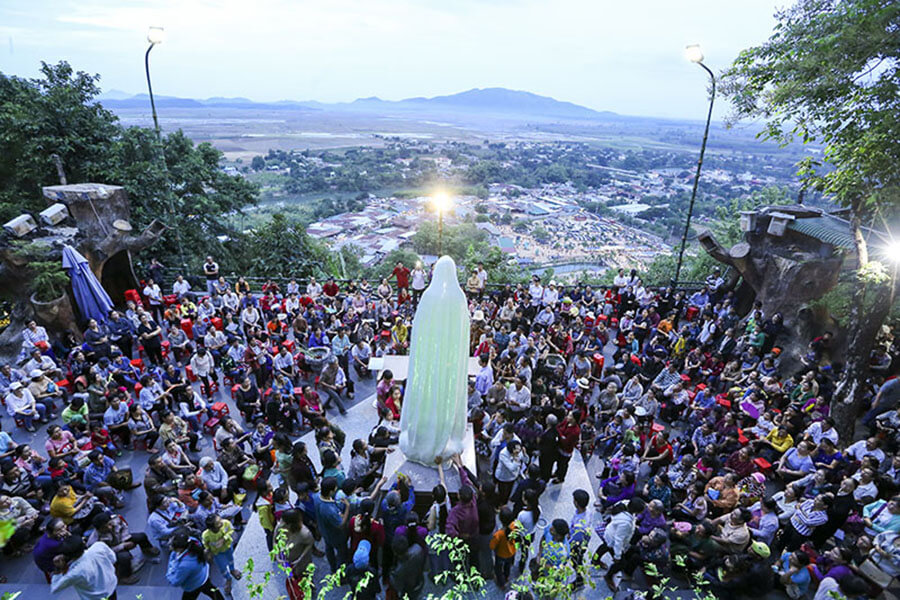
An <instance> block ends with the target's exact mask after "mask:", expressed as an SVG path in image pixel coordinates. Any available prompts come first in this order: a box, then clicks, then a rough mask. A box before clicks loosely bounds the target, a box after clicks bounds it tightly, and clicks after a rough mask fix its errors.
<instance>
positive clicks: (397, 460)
mask: <svg viewBox="0 0 900 600" xmlns="http://www.w3.org/2000/svg"><path fill="white" fill-rule="evenodd" d="M463 443H464V449H463V452H462V454H461V455H460V457H461V458H462V461H463V464H464V465H465V466H466V467H467V468H468V469H469V470H470V471H471V472H472V473H475V474H476V475H477V474H478V470H477V466H476V462H477V461H476V459H475V434H474V432H473V431H472V425H471V424H469V425H468V426H467V427H466V437H465V440H464V442H463ZM397 473H403V474H405V475H407V476H408V477H409V480H410V482H412V484H413V486H414V487H415V489H416V495H417V496H418V495H419V493H420V492H422V493H427V494H428V496H429V497H430V496H431V490H432V488H434V486H436V485H437V484H439V483H440V482H441V479H440V475H439V474H438V470H437V465H433V466H426V465H423V464H421V463H417V462H414V461H411V460H409V459H408V458H406V456H404V454H403V451H402V450H400V447H399V446H395V450H394V451H393V452H391V453H390V454H388V456H387V459H386V460H385V463H384V474H385V475H386V476H387V477H388V482H387V483H386V484H385V486H384V487H385V489H387V488H389V487H390V486H391V485H393V484H394V482H396V481H397ZM444 479H446V481H447V491H448V492H453V493H455V492H456V491H457V490H458V489H459V486H460V481H459V475H458V474H457V472H456V468H455V467H454V466H453V465H452V464H451V463H450V462H449V461H448V462H447V464H445V465H444Z"/></svg>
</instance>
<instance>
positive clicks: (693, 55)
mask: <svg viewBox="0 0 900 600" xmlns="http://www.w3.org/2000/svg"><path fill="white" fill-rule="evenodd" d="M684 55H685V57H687V59H688V60H689V61H691V62H692V63H696V64H698V65H700V66H701V67H703V70H704V71H706V72H707V73H708V74H709V79H710V81H711V82H712V89H711V90H710V94H709V112H708V113H707V115H706V128H705V129H704V130H703V143H702V144H701V145H700V158H699V160H697V173H696V174H695V175H694V189H693V190H692V191H691V203H690V204H689V205H688V213H687V219H686V220H685V222H684V233H683V234H682V236H681V249H680V250H679V251H678V263H677V264H676V265H675V277H674V278H673V279H672V286H673V287H674V286H675V284H677V283H678V277H679V276H680V275H681V261H682V260H683V259H684V247H685V245H687V237H688V232H690V230H691V216H692V215H693V213H694V200H696V199H697V185H698V184H699V183H700V169H701V168H702V167H703V154H704V153H705V152H706V140H707V138H708V137H709V122H710V120H711V119H712V110H713V102H714V101H715V99H716V76H715V75H713V72H712V71H710V70H709V67H707V66H706V65H704V64H703V51H702V50H701V49H700V46H699V45H698V44H691V45H690V46H687V47H686V48H685V49H684Z"/></svg>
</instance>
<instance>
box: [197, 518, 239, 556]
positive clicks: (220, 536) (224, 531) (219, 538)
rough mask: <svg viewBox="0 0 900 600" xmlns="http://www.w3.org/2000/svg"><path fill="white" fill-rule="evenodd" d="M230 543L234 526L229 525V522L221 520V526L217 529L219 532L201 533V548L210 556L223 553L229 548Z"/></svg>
mask: <svg viewBox="0 0 900 600" xmlns="http://www.w3.org/2000/svg"><path fill="white" fill-rule="evenodd" d="M232 542H234V526H233V525H232V524H231V521H226V520H225V519H222V526H221V527H219V531H213V530H212V529H207V530H206V531H204V532H203V547H204V548H206V549H207V550H208V551H209V553H210V554H213V555H215V554H221V553H223V552H225V551H226V550H228V549H229V548H231V544H232Z"/></svg>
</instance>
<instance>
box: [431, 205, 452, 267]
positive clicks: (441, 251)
mask: <svg viewBox="0 0 900 600" xmlns="http://www.w3.org/2000/svg"><path fill="white" fill-rule="evenodd" d="M432 202H433V203H434V210H436V211H437V214H438V258H440V257H441V256H443V254H444V213H445V212H446V211H447V210H448V209H449V208H450V196H448V195H447V193H446V192H437V193H436V194H435V195H434V197H433V198H432Z"/></svg>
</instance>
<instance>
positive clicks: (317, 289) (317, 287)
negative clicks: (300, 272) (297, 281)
mask: <svg viewBox="0 0 900 600" xmlns="http://www.w3.org/2000/svg"><path fill="white" fill-rule="evenodd" d="M321 294H322V284H320V283H317V282H316V278H315V277H310V278H309V283H308V284H306V295H307V296H309V297H310V298H312V299H313V300H315V299H316V298H318V297H319V296H320V295H321Z"/></svg>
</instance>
